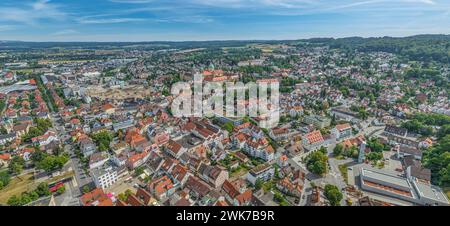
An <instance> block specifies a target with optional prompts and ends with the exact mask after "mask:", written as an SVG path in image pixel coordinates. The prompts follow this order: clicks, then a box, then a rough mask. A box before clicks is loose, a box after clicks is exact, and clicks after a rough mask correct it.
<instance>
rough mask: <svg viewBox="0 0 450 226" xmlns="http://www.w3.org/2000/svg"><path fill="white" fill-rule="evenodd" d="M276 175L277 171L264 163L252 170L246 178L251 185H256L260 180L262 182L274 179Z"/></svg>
mask: <svg viewBox="0 0 450 226" xmlns="http://www.w3.org/2000/svg"><path fill="white" fill-rule="evenodd" d="M274 173H275V170H274V169H273V167H272V165H270V164H267V163H264V164H261V165H259V166H256V167H255V168H253V169H251V170H250V171H249V172H248V173H247V176H246V178H247V180H248V181H249V182H250V183H251V184H253V185H255V184H256V181H257V180H258V179H259V180H261V181H268V180H270V179H271V178H272V177H273V175H274Z"/></svg>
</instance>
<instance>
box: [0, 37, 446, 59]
mask: <svg viewBox="0 0 450 226" xmlns="http://www.w3.org/2000/svg"><path fill="white" fill-rule="evenodd" d="M299 42H300V43H302V44H304V43H310V44H314V45H318V46H321V45H328V46H330V47H331V48H340V49H348V50H359V51H384V52H389V53H395V54H399V55H401V56H403V57H406V58H407V59H409V60H415V61H431V60H434V61H437V62H441V63H450V35H431V34H424V35H415V36H410V37H401V38H397V37H378V38H362V37H348V38H337V39H335V38H311V39H301V40H245V41H236V40H229V41H181V42H169V41H167V42H162V41H157V42H22V41H0V50H27V49H48V48H66V49H92V50H95V49H117V48H139V49H148V50H161V49H170V48H174V49H190V48H220V47H238V46H245V45H248V44H255V43H266V44H280V43H286V44H295V43H299Z"/></svg>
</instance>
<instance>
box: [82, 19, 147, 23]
mask: <svg viewBox="0 0 450 226" xmlns="http://www.w3.org/2000/svg"><path fill="white" fill-rule="evenodd" d="M146 20H147V19H145V18H80V19H78V20H77V21H78V23H80V24H116V23H129V22H142V21H146Z"/></svg>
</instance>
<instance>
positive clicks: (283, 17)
mask: <svg viewBox="0 0 450 226" xmlns="http://www.w3.org/2000/svg"><path fill="white" fill-rule="evenodd" d="M425 33H432V34H450V0H20V1H19V0H1V1H0V40H23V41H156V40H169V41H181V40H231V39H239V40H242V39H299V38H310V37H347V36H363V37H373V36H385V35H387V36H408V35H415V34H425Z"/></svg>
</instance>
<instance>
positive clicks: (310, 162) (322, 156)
mask: <svg viewBox="0 0 450 226" xmlns="http://www.w3.org/2000/svg"><path fill="white" fill-rule="evenodd" d="M326 153H327V150H326V149H325V148H323V147H322V148H321V149H320V150H318V151H314V152H313V153H311V154H309V155H308V156H307V157H306V159H305V162H306V167H307V168H308V170H309V171H311V172H313V173H315V174H318V175H324V174H325V173H326V172H327V168H328V165H327V162H328V157H327V155H326Z"/></svg>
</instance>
